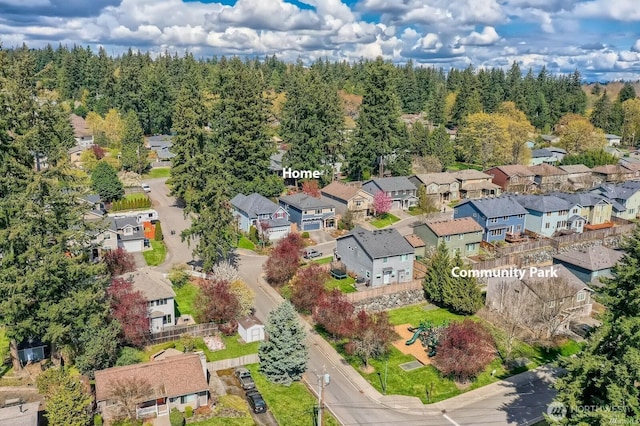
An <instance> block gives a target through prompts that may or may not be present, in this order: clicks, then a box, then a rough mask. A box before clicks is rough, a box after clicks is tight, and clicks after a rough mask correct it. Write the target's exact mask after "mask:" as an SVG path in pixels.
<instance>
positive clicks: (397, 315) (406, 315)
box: [387, 303, 464, 327]
mask: <svg viewBox="0 0 640 426" xmlns="http://www.w3.org/2000/svg"><path fill="white" fill-rule="evenodd" d="M426 306H427V304H426V303H421V304H419V305H411V306H405V307H403V308H397V309H391V310H390V311H387V313H388V314H389V321H390V322H391V324H393V325H401V324H411V325H412V326H414V327H417V326H419V325H420V322H422V321H429V322H431V323H432V324H435V325H440V324H442V323H444V322H445V321H456V320H462V319H463V318H464V317H463V316H462V315H456V314H452V313H451V312H449V311H447V310H446V309H441V308H435V309H430V310H425V307H426Z"/></svg>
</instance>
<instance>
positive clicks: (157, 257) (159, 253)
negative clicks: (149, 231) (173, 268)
mask: <svg viewBox="0 0 640 426" xmlns="http://www.w3.org/2000/svg"><path fill="white" fill-rule="evenodd" d="M150 243H151V250H147V251H144V252H142V255H143V256H144V260H146V261H147V265H149V266H158V265H162V262H164V258H165V257H166V255H167V248H166V247H165V245H164V243H163V242H162V241H154V240H151V241H150Z"/></svg>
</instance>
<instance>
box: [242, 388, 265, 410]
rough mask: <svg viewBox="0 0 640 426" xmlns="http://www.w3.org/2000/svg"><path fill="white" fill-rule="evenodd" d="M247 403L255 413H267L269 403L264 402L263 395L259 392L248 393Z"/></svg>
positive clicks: (251, 391)
mask: <svg viewBox="0 0 640 426" xmlns="http://www.w3.org/2000/svg"><path fill="white" fill-rule="evenodd" d="M247 402H248V403H249V406H250V407H251V409H252V410H253V412H254V413H256V414H258V413H265V412H266V411H267V403H266V402H264V399H263V398H262V395H260V392H258V391H257V390H250V391H249V392H247Z"/></svg>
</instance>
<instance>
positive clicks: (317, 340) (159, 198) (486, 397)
mask: <svg viewBox="0 0 640 426" xmlns="http://www.w3.org/2000/svg"><path fill="white" fill-rule="evenodd" d="M165 182H166V179H164V178H161V179H150V180H147V181H146V183H148V184H149V186H150V187H151V193H150V194H149V195H150V197H151V199H152V200H153V208H155V209H156V210H157V211H158V214H159V217H160V220H161V221H162V227H163V233H164V235H165V242H166V244H167V260H166V261H165V263H164V264H163V265H162V266H160V267H159V269H160V270H163V271H168V270H169V269H170V268H171V265H173V264H176V263H186V262H189V261H191V260H192V255H191V252H192V249H191V248H190V247H189V246H188V244H186V243H184V242H182V241H181V239H180V235H179V234H180V232H181V231H182V230H183V229H185V228H187V227H188V226H189V222H188V220H187V219H185V218H184V215H183V211H182V209H181V208H179V207H177V206H175V200H174V198H173V197H171V196H170V195H169V190H168V188H167V186H166V184H165ZM399 225H401V226H402V225H404V226H406V224H404V223H403V224H399ZM172 229H173V230H175V231H176V234H175V235H171V233H170V230H172ZM405 232H406V231H405ZM334 247H335V241H329V242H326V243H322V244H319V245H318V246H317V248H318V249H320V250H321V251H322V252H324V253H325V254H326V253H330V252H332V251H333V248H334ZM238 252H239V253H238V254H239V271H240V275H241V277H242V278H243V280H244V281H245V282H247V283H248V284H249V285H250V287H251V288H252V289H253V290H254V291H255V292H256V302H255V307H256V316H257V317H258V318H259V319H261V320H262V321H264V320H265V319H266V317H267V315H268V314H269V312H271V311H272V310H273V309H274V308H275V307H277V306H278V305H279V304H280V303H282V301H283V299H282V297H281V296H280V295H279V294H278V293H277V292H276V291H275V290H274V289H273V288H271V286H269V285H268V284H267V283H265V282H264V280H263V279H262V278H261V275H262V265H263V263H264V261H265V260H266V257H265V256H258V255H256V254H255V253H253V252H248V251H245V250H238ZM301 322H302V323H303V324H304V325H305V327H306V328H307V331H308V333H307V345H308V347H309V364H308V370H307V373H306V374H305V375H304V380H305V381H306V382H307V383H308V384H309V387H310V388H311V389H313V390H314V392H316V396H317V389H318V386H317V384H318V381H317V380H318V379H317V378H318V375H321V374H322V373H323V371H324V372H326V373H329V375H330V377H331V383H330V384H329V385H328V386H326V387H325V390H324V401H325V406H326V407H327V409H328V410H330V411H331V412H332V413H333V414H334V416H335V417H336V418H337V419H338V420H339V421H340V423H341V424H343V425H398V426H404V425H406V426H413V425H415V426H418V425H458V426H461V425H505V424H517V425H529V424H532V423H533V422H534V421H537V420H539V419H540V418H541V415H542V413H543V412H545V411H546V406H547V404H549V402H550V401H551V400H552V399H553V396H554V391H553V390H551V389H550V388H549V383H550V381H551V380H552V378H553V376H554V375H555V374H557V373H556V372H555V371H551V372H548V371H534V372H529V373H524V374H522V375H519V376H514V378H513V379H509V380H506V381H502V382H498V383H494V384H492V385H489V386H485V387H483V388H481V389H478V390H475V391H471V392H467V393H465V394H463V395H460V396H458V397H455V398H451V399H449V400H446V401H443V402H441V403H437V404H432V405H430V406H425V405H423V404H422V403H421V402H420V401H419V400H418V399H417V398H407V397H394V396H382V395H380V393H379V392H377V391H376V390H375V389H374V388H373V387H372V386H371V385H370V384H369V383H368V382H366V381H365V380H364V379H363V378H362V376H360V374H358V373H357V372H356V371H355V370H354V369H353V367H351V366H350V365H348V364H347V363H346V362H344V361H343V360H342V359H341V357H340V355H339V354H337V352H336V351H335V350H334V349H333V348H332V347H331V346H330V345H329V344H328V343H327V342H326V341H325V340H324V339H322V338H321V337H320V336H318V335H317V334H316V333H315V332H314V331H313V330H312V329H311V327H310V326H309V325H308V323H307V322H306V321H303V320H302V319H301ZM425 385H426V384H425Z"/></svg>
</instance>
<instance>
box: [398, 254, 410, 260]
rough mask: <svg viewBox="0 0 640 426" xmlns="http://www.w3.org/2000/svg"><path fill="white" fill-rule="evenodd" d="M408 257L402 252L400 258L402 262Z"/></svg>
mask: <svg viewBox="0 0 640 426" xmlns="http://www.w3.org/2000/svg"><path fill="white" fill-rule="evenodd" d="M408 258H409V256H408V255H406V254H403V255H402V257H401V258H400V260H402V261H403V262H404V261H406V260H407V259H408Z"/></svg>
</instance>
